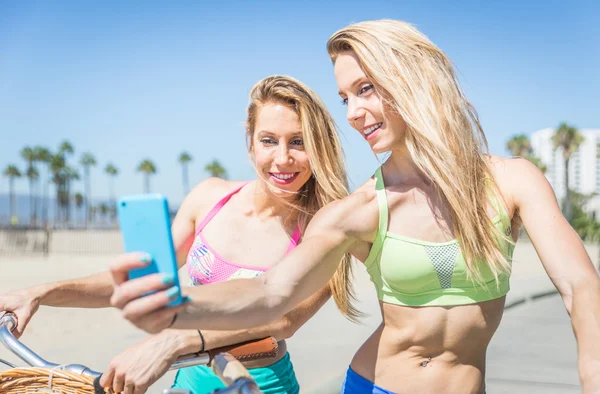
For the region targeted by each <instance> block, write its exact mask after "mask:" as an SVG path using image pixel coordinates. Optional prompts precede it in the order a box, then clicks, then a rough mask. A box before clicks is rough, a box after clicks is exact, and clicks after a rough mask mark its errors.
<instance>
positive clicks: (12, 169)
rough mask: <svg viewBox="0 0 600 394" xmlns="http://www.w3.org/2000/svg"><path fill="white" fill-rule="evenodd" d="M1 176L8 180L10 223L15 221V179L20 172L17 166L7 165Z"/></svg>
mask: <svg viewBox="0 0 600 394" xmlns="http://www.w3.org/2000/svg"><path fill="white" fill-rule="evenodd" d="M3 175H4V176H5V177H7V178H8V185H9V190H10V220H11V222H12V223H14V222H16V220H17V196H16V195H15V179H16V178H20V177H21V171H19V169H18V168H17V166H15V165H12V164H9V165H8V166H7V167H6V169H5V170H4V172H3Z"/></svg>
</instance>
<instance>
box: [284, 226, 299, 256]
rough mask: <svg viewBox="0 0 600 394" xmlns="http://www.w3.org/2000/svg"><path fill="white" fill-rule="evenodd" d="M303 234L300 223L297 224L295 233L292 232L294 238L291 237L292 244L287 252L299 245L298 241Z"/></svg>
mask: <svg viewBox="0 0 600 394" xmlns="http://www.w3.org/2000/svg"><path fill="white" fill-rule="evenodd" d="M301 236H302V230H300V223H298V224H297V225H296V230H294V234H292V238H291V239H290V245H289V246H288V248H287V250H286V251H285V254H288V253H290V252H291V251H292V250H294V248H295V247H296V246H298V242H299V241H300V237H301Z"/></svg>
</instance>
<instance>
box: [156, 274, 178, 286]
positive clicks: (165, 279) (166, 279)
mask: <svg viewBox="0 0 600 394" xmlns="http://www.w3.org/2000/svg"><path fill="white" fill-rule="evenodd" d="M160 280H162V283H163V284H164V285H172V284H173V283H175V275H173V274H164V275H163V276H162V278H161V279H160Z"/></svg>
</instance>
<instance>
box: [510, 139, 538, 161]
mask: <svg viewBox="0 0 600 394" xmlns="http://www.w3.org/2000/svg"><path fill="white" fill-rule="evenodd" d="M506 149H508V150H509V151H510V154H511V156H513V157H524V158H527V157H528V156H530V155H531V154H532V153H533V149H532V148H531V141H529V137H528V136H527V135H525V134H519V135H515V136H513V137H512V138H511V139H510V140H508V142H506Z"/></svg>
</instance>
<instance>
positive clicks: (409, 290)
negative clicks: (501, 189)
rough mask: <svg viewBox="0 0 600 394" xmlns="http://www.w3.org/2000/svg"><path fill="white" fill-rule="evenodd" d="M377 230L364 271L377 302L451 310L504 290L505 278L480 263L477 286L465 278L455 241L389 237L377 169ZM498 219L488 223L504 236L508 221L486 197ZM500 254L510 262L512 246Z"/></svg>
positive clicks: (504, 243) (506, 286)
mask: <svg viewBox="0 0 600 394" xmlns="http://www.w3.org/2000/svg"><path fill="white" fill-rule="evenodd" d="M375 178H376V181H377V183H376V190H377V202H378V204H379V228H378V230H377V237H376V238H375V242H374V243H373V246H372V247H371V251H370V252H369V256H368V257H367V259H366V260H365V266H366V267H367V271H368V272H369V275H370V276H371V281H372V282H373V283H374V284H375V288H376V290H377V297H378V298H379V300H381V301H383V302H386V303H390V304H396V305H406V306H452V305H465V304H472V303H477V302H482V301H488V300H492V299H495V298H499V297H502V296H504V295H506V293H508V290H509V279H510V278H509V275H507V274H500V275H499V276H498V281H496V280H495V278H494V275H493V274H492V272H491V271H490V269H489V268H488V266H487V264H482V267H481V271H482V278H483V284H482V285H479V284H478V285H475V284H474V283H473V281H472V280H470V279H468V278H467V266H466V263H465V260H464V257H463V255H462V252H461V250H460V246H459V243H458V240H456V239H455V240H452V241H448V242H427V241H421V240H417V239H414V238H409V237H404V236H400V235H396V234H392V233H390V232H388V231H387V228H388V204H387V198H386V195H385V185H384V182H383V176H382V174H381V167H380V168H378V169H377V172H376V173H375ZM491 202H492V203H493V204H494V208H496V210H497V212H498V215H497V216H496V218H494V220H493V223H494V225H495V226H497V227H498V229H499V230H501V231H502V233H504V234H508V233H509V232H510V218H509V217H508V215H507V213H506V210H505V209H504V207H503V205H502V204H501V203H498V200H497V199H496V198H492V199H491ZM500 246H501V251H502V252H503V253H504V254H505V255H506V256H507V259H508V260H509V262H511V261H512V255H513V251H514V244H513V243H510V242H508V241H505V240H503V241H501V245H500Z"/></svg>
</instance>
